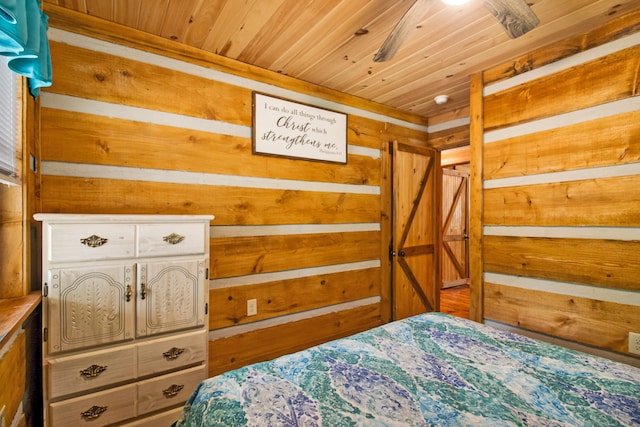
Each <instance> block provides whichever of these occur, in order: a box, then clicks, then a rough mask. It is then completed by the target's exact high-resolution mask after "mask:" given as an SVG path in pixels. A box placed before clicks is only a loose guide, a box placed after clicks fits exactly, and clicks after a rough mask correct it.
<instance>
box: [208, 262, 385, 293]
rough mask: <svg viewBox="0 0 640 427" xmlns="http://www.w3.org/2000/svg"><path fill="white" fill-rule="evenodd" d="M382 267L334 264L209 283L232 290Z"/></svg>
mask: <svg viewBox="0 0 640 427" xmlns="http://www.w3.org/2000/svg"><path fill="white" fill-rule="evenodd" d="M378 267H380V260H379V259H373V260H369V261H360V262H350V263H344V264H333V265H326V266H321V267H310V268H299V269H295V270H285V271H274V272H271V273H258V274H250V275H247V276H235V277H225V278H222V279H212V280H210V281H209V289H221V288H231V287H235V286H245V285H254V284H257V283H268V282H274V281H277V280H290V279H299V278H301V277H309V276H317V275H320V274H332V273H342V272H345V271H354V270H366V269H368V268H378Z"/></svg>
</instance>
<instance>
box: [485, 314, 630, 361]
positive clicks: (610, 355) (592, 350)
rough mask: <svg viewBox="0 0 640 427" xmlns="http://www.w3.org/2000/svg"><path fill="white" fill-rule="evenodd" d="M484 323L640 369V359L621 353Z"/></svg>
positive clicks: (489, 322)
mask: <svg viewBox="0 0 640 427" xmlns="http://www.w3.org/2000/svg"><path fill="white" fill-rule="evenodd" d="M484 323H485V324H486V325H489V326H493V327H494V328H498V329H502V330H505V331H509V332H515V333H517V334H520V335H524V336H526V337H529V338H534V339H537V340H539V341H544V342H548V343H551V344H555V345H559V346H561V347H566V348H570V349H572V350H577V351H581V352H583V353H588V354H593V355H595V356H599V357H604V358H607V359H611V360H616V361H618V362H622V363H626V364H627V365H631V366H636V367H640V359H638V358H636V357H632V356H626V355H624V354H620V353H614V352H612V351H607V350H603V349H600V348H597V347H591V346H588V345H583V344H580V343H577V342H574V341H567V340H563V339H561V338H557V337H553V336H550V335H545V334H541V333H538V332H534V331H530V330H528V329H523V328H518V327H515V326H512V325H508V324H505V323H501V322H496V321H494V320H489V319H485V320H484Z"/></svg>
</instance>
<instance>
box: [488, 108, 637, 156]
mask: <svg viewBox="0 0 640 427" xmlns="http://www.w3.org/2000/svg"><path fill="white" fill-rule="evenodd" d="M638 110H640V96H635V97H630V98H625V99H621V100H619V101H614V102H609V103H606V104H602V105H596V106H593V107H589V108H585V109H582V110H577V111H571V112H569V113H564V114H558V115H556V116H552V117H548V118H544V119H540V120H534V121H531V122H527V123H522V124H518V125H514V126H510V127H507V128H504V129H497V130H494V131H489V132H486V133H485V134H484V143H485V144H490V143H492V142H496V141H501V140H503V139H507V138H513V137H516V136H523V135H529V134H532V133H536V132H543V131H547V130H551V129H557V128H561V127H564V126H570V125H574V124H578V123H585V122H589V121H592V120H597V119H600V118H604V117H610V116H615V115H618V114H624V113H630V112H632V111H638Z"/></svg>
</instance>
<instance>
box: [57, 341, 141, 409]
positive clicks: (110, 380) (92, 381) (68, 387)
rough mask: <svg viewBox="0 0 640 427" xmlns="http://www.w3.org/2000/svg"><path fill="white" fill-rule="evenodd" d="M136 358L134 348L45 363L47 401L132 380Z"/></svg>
mask: <svg viewBox="0 0 640 427" xmlns="http://www.w3.org/2000/svg"><path fill="white" fill-rule="evenodd" d="M137 356H138V353H137V351H136V347H135V346H134V345H129V346H125V347H118V348H116V349H108V350H101V351H93V352H90V353H83V354H81V355H75V356H66V357H58V358H54V359H49V360H48V361H47V362H48V364H49V398H50V399H55V398H58V397H61V396H65V395H70V394H74V393H78V392H83V391H88V390H92V389H96V388H98V387H104V386H108V385H111V384H116V383H119V382H123V381H127V380H131V379H134V378H136V367H137Z"/></svg>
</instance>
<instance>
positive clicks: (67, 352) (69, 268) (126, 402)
mask: <svg viewBox="0 0 640 427" xmlns="http://www.w3.org/2000/svg"><path fill="white" fill-rule="evenodd" d="M35 218H36V219H37V220H39V221H42V262H43V266H42V267H43V268H42V277H43V340H44V342H43V368H44V369H43V379H44V384H43V396H44V408H45V411H44V413H45V425H47V426H54V427H55V426H66V425H79V426H81V425H91V426H102V425H110V424H114V423H115V424H121V423H127V424H129V423H130V424H132V425H147V423H151V422H152V421H153V420H158V419H163V420H164V419H171V418H173V417H174V415H175V414H176V413H177V408H178V407H180V406H181V405H182V404H183V403H184V402H185V401H186V399H187V398H188V397H189V395H190V394H191V392H192V391H193V389H194V388H195V386H196V385H197V384H198V383H199V382H200V381H201V380H203V379H204V378H206V375H207V372H208V369H207V358H208V356H207V349H208V331H207V326H208V295H209V293H208V268H209V227H210V222H211V220H212V219H213V217H212V216H203V215H200V216H186V215H155V216H143V215H68V214H38V215H36V216H35Z"/></svg>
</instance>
